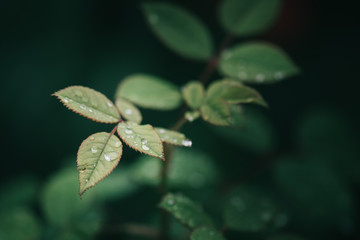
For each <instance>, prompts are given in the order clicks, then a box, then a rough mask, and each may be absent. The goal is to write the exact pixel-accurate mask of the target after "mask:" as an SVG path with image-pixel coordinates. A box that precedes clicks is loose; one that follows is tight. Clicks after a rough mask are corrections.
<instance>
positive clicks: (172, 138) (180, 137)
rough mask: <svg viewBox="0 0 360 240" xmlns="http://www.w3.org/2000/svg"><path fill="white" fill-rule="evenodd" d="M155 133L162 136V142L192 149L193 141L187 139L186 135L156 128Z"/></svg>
mask: <svg viewBox="0 0 360 240" xmlns="http://www.w3.org/2000/svg"><path fill="white" fill-rule="evenodd" d="M155 131H156V132H157V134H158V135H159V136H160V138H161V141H163V142H166V143H169V144H172V145H178V146H185V147H191V145H192V142H191V140H189V139H187V138H186V137H185V135H184V134H182V133H179V132H176V131H172V130H168V129H164V128H155Z"/></svg>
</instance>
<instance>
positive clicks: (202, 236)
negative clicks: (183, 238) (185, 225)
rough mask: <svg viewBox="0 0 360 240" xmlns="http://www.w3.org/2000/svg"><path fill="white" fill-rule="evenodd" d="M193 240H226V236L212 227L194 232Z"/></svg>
mask: <svg viewBox="0 0 360 240" xmlns="http://www.w3.org/2000/svg"><path fill="white" fill-rule="evenodd" d="M190 239H191V240H225V238H224V236H223V235H222V234H221V233H220V232H218V231H217V230H215V229H214V228H210V227H201V228H197V229H195V231H193V232H192V234H191V237H190Z"/></svg>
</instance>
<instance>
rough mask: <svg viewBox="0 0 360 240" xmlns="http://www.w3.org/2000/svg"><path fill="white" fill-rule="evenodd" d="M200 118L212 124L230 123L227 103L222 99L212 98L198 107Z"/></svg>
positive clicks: (227, 124) (223, 124)
mask: <svg viewBox="0 0 360 240" xmlns="http://www.w3.org/2000/svg"><path fill="white" fill-rule="evenodd" d="M200 112H201V116H202V118H203V119H204V120H205V121H207V122H209V123H211V124H214V125H219V126H229V125H231V116H230V108H229V104H228V103H227V102H226V101H225V100H222V99H214V100H212V101H211V102H207V103H206V104H205V105H203V106H201V108H200Z"/></svg>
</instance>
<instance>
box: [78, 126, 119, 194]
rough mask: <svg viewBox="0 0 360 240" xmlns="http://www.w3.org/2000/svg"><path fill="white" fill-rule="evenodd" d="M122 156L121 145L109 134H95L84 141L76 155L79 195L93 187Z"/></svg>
mask: <svg viewBox="0 0 360 240" xmlns="http://www.w3.org/2000/svg"><path fill="white" fill-rule="evenodd" d="M121 155H122V143H121V142H120V140H119V139H118V138H117V137H116V136H114V135H110V133H106V132H101V133H95V134H93V135H91V136H90V137H88V138H87V139H85V140H84V141H83V142H82V144H81V146H80V148H79V151H78V154H77V168H78V171H79V182H80V188H79V194H80V195H82V194H83V193H84V192H85V191H86V190H87V189H89V188H91V187H93V186H95V184H97V183H98V182H100V181H101V180H103V179H104V178H105V177H106V176H107V175H109V174H110V173H111V172H112V171H113V170H114V168H115V167H116V166H117V165H118V163H119V161H120V158H121Z"/></svg>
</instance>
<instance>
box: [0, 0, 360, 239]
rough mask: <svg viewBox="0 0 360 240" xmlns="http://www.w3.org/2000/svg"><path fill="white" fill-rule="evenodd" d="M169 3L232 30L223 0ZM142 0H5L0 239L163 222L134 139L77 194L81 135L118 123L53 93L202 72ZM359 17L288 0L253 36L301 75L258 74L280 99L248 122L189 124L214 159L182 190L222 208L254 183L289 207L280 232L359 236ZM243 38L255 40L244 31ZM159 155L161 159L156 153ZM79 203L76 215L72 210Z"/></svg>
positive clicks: (335, 6) (164, 121) (197, 144)
mask: <svg viewBox="0 0 360 240" xmlns="http://www.w3.org/2000/svg"><path fill="white" fill-rule="evenodd" d="M169 2H177V3H178V4H180V5H182V6H184V7H186V8H187V9H189V10H190V11H192V12H193V13H195V14H197V15H198V16H199V17H200V18H201V19H202V20H203V21H204V22H205V23H206V24H207V25H208V26H209V28H210V29H211V30H212V35H213V37H214V39H215V40H216V42H217V43H218V44H219V42H220V41H221V39H222V37H223V36H224V32H223V30H222V29H221V27H220V25H219V23H218V20H217V17H216V15H217V6H218V4H219V1H217V0H206V1H205V0H202V1H190V0H182V1H169ZM139 3H140V1H119V0H117V1H116V0H102V1H100V0H63V1H45V0H33V1H26V0H1V1H0V26H1V30H0V31H1V33H0V34H1V36H0V50H1V55H0V61H1V65H0V79H1V89H0V91H1V94H0V104H1V109H2V118H1V126H2V136H3V141H2V149H3V150H2V151H3V154H2V157H1V159H2V160H1V168H0V178H1V182H0V183H1V184H0V187H1V189H0V204H1V205H0V232H1V231H5V230H7V231H10V233H4V234H3V235H1V234H0V239H1V240H2V239H8V238H6V236H10V235H6V234H16V231H15V233H11V229H22V227H23V228H24V231H23V233H26V231H29V234H28V235H26V234H25V235H24V236H27V237H28V238H21V237H23V236H21V234H20V233H19V231H17V233H18V234H20V235H19V236H18V238H14V239H55V237H54V236H56V237H58V238H59V239H89V238H91V237H92V236H94V235H93V234H94V233H92V232H91V231H89V230H88V228H89V227H86V226H91V229H94V232H96V233H97V236H96V239H133V238H130V237H129V236H128V235H126V234H124V233H123V232H118V231H117V230H116V229H117V228H116V226H117V225H119V224H122V223H124V222H128V221H130V222H142V223H151V224H155V226H156V221H157V220H156V219H157V216H156V215H154V213H157V211H158V210H157V209H156V207H155V205H156V204H157V203H158V201H159V196H158V195H157V192H156V188H154V187H153V184H151V183H154V181H155V182H156V179H155V180H154V176H142V175H141V174H139V172H141V170H139V169H141V168H142V167H144V166H135V165H134V163H137V164H138V163H139V162H141V159H139V160H137V157H138V155H137V154H136V153H135V152H134V151H132V150H130V149H128V148H126V149H125V150H124V155H123V157H122V160H121V161H120V164H119V166H118V171H119V172H116V174H114V175H115V176H114V177H113V179H112V180H109V182H108V185H106V183H104V185H103V187H102V188H101V187H100V185H99V191H96V190H94V191H93V193H91V192H92V190H90V191H89V193H88V194H86V195H85V197H84V200H82V201H80V200H78V196H77V195H75V194H73V192H72V188H71V187H74V186H75V188H74V189H75V191H74V192H76V188H77V182H76V162H75V158H76V152H77V149H78V146H79V145H80V143H81V142H82V140H83V139H85V138H86V137H87V136H89V135H90V134H92V133H94V132H97V131H110V130H111V129H112V127H111V126H110V125H106V124H99V123H94V122H91V121H89V120H87V119H85V118H83V117H79V116H77V115H76V114H74V113H72V112H70V111H67V110H66V109H65V108H64V107H63V106H62V105H61V104H60V103H59V102H58V101H57V99H55V98H54V97H51V96H50V95H51V94H52V93H53V92H55V91H57V90H59V89H62V88H64V87H67V86H69V85H84V86H88V87H91V88H93V89H96V90H98V91H100V92H103V93H104V94H105V95H107V96H108V97H109V98H111V99H112V98H113V95H114V92H115V89H116V87H117V84H118V83H119V82H120V81H121V79H123V78H124V77H126V76H127V75H130V74H133V73H150V74H154V75H158V76H160V77H163V78H165V79H168V80H169V81H172V82H174V83H175V84H177V85H178V86H182V85H184V84H185V83H186V82H188V81H189V80H194V79H197V78H198V77H199V75H200V73H201V71H202V69H203V68H204V66H205V64H204V63H201V62H195V61H189V60H186V59H183V58H181V57H178V56H177V55H175V54H174V53H172V52H171V51H169V50H168V49H167V48H166V47H164V46H163V44H162V43H161V42H160V41H158V39H156V37H155V36H154V35H153V34H152V33H151V31H150V30H149V29H148V27H147V26H146V23H145V21H144V18H143V16H142V14H141V11H140V9H139ZM356 19H357V13H356V12H355V8H354V7H352V6H350V4H349V3H346V2H343V3H339V2H338V1H310V0H286V1H284V6H283V9H282V12H281V14H280V16H279V19H278V21H277V22H276V24H275V26H274V27H273V28H272V29H271V30H270V31H268V32H267V33H266V34H264V35H262V36H258V37H254V38H249V40H250V39H261V40H266V41H270V42H273V43H275V44H278V45H279V46H281V47H282V48H284V49H285V50H286V51H287V53H288V54H289V55H290V56H291V58H292V59H293V60H294V61H295V62H296V63H297V64H298V65H299V66H300V68H301V69H302V71H303V72H302V74H301V75H299V76H296V77H293V78H291V79H287V80H285V81H283V82H281V83H279V84H274V85H268V86H258V87H257V86H256V88H257V89H258V90H259V91H260V92H261V93H262V94H263V96H264V98H265V99H266V100H267V101H268V103H269V105H270V109H269V110H261V109H258V108H249V109H248V112H249V119H248V122H251V123H250V124H249V128H248V131H247V132H246V133H244V132H242V131H232V130H230V131H221V130H219V129H217V128H214V127H210V126H208V125H207V124H205V123H203V122H201V121H198V122H195V123H192V124H188V125H187V126H186V127H185V128H184V132H185V133H186V134H187V136H188V137H189V138H190V139H192V140H193V148H194V150H193V151H195V152H194V153H193V154H195V155H193V158H194V159H199V158H200V159H212V160H208V162H211V164H210V165H209V164H206V163H204V166H205V165H206V166H205V167H204V166H203V165H201V164H202V163H201V161H196V163H198V164H199V166H194V168H198V169H200V170H198V171H200V172H201V171H203V169H204V168H205V169H206V170H204V172H203V173H201V174H202V175H201V174H200V175H198V176H197V175H196V174H195V175H194V177H193V178H191V179H193V180H189V181H190V182H188V185H189V186H185V187H184V186H183V185H181V184H180V185H177V184H176V181H174V182H175V183H174V189H175V190H181V191H183V192H185V193H187V194H188V195H189V196H190V197H192V198H193V199H196V200H197V201H199V202H201V203H202V204H203V205H204V207H205V209H208V210H209V212H210V213H211V214H212V215H213V216H215V217H218V218H220V219H221V205H222V204H223V201H225V200H224V199H225V198H226V196H227V195H228V194H229V193H230V192H232V189H234V188H236V186H238V185H241V184H250V185H255V186H256V187H260V188H262V189H265V190H266V192H268V193H269V195H271V196H272V197H273V198H274V199H275V200H276V201H277V202H278V204H279V205H280V206H281V211H283V212H284V215H283V218H282V220H283V223H282V224H279V227H277V228H275V229H281V230H279V231H280V232H281V231H283V232H290V233H294V234H297V235H300V236H303V237H306V238H308V239H359V237H360V235H359V230H358V229H359V228H357V226H358V225H359V205H358V204H357V203H358V202H359V197H360V195H359V184H360V163H359V160H360V158H359V149H358V148H359V146H360V144H359V137H358V136H359V126H358V122H359V117H360V115H359V106H358V102H359V101H358V100H357V98H358V87H359V83H358V78H359V77H358V76H359V75H358V69H357V67H358V56H359V54H360V51H359V47H358V43H359V42H360V35H359V31H358V30H359V28H358V23H357V21H356ZM241 40H248V39H238V40H237V41H239V42H240V41H241ZM216 77H217V76H214V77H213V80H214V79H216ZM177 117H178V111H173V112H157V111H148V110H146V111H145V110H144V122H148V123H154V124H155V125H157V126H163V127H169V126H170V125H172V124H173V122H174V121H175V120H176V118H177ZM252 119H254V121H252ZM184 154H185V155H186V153H183V152H180V153H179V158H181V157H182V158H185V159H188V158H189V157H186V156H185V157H184V156H183V155H184ZM196 154H198V155H196ZM203 154H205V156H204V155H203ZM209 156H211V157H209ZM205 162H206V161H205ZM138 165H141V164H138ZM189 165H191V163H189ZM189 165H186V167H189ZM153 167H154V169H155V170H156V167H157V166H156V163H155V166H153ZM138 168H139V169H138ZM64 169H65V170H64ZM179 169H182V167H179ZM179 171H180V172H181V171H183V173H187V172H188V170H179ZM189 171H190V170H189ZM134 172H135V173H134ZM214 172H216V173H214ZM183 173H182V175H181V174H180V177H178V178H180V180H179V179H178V180H179V181H180V182H181V181H182V180H181V177H182V178H184V174H183ZM206 174H208V175H206ZM138 175H139V176H138ZM150 175H151V174H150ZM215 175H216V177H214V178H211V177H208V176H215ZM74 176H75V178H74ZM134 176H135V177H134ZM199 176H200V177H199ZM74 179H75V180H74ZM144 182H145V183H146V184H144ZM149 182H150V184H149ZM199 182H200V185H199ZM116 184H118V185H116ZM199 189H200V190H199ZM69 191H70V192H71V193H69V194H68V192H69ZM52 192H55V193H58V195H60V196H61V195H62V194H63V195H64V197H63V198H61V197H59V196H58V195H56V194H55V193H52ZM59 193H61V194H59ZM67 194H68V195H67ZM102 194H103V196H105V197H103V198H106V199H102ZM54 195H55V196H54ZM72 196H74V198H72ZM57 201H58V202H59V205H56V203H57ZM78 201H80V202H78ZM51 203H54V204H55V205H54V206H52V205H51ZM49 204H50V205H49ZM76 204H78V205H81V206H80V207H76V206H77V205H76ZM69 206H73V207H74V209H75V210H73V212H76V214H75V215H76V216H75V215H74V216H70V217H69V216H65V215H66V213H64V212H66V211H67V210H68V208H69ZM87 206H91V207H87ZM62 207H64V208H65V209H67V210H64V211H63V210H61V208H62ZM48 209H50V210H48ZM51 209H52V210H51ZM54 209H57V211H58V212H56V211H55V212H53V210H54ZM88 209H91V211H88ZM62 213H64V214H65V215H64V216H62V215H61V214H62ZM54 215H55V216H54ZM67 218H71V221H67V220H66V219H67ZM284 218H285V220H284ZM79 219H80V220H79ZM77 220H79V221H77ZM280 220H281V219H280ZM280 220H279V221H280ZM12 221H13V222H12ZM14 222H16V223H17V225H15V226H14ZM70 222H71V224H70V225H71V227H70V226H68V225H67V224H69V223H70ZM78 222H80V223H83V225H81V224H78ZM75 225H76V227H74V226H75ZM6 226H7V227H6ZM9 226H10V227H9ZM104 226H105V227H104ZM84 229H86V230H84ZM98 229H102V230H98ZM114 229H115V230H114ZM174 231H175V233H173V234H175V236H176V235H178V236H179V235H181V234H177V233H176V229H175V230H174ZM178 231H184V230H181V229H180V230H178ZM269 231H270V230H269ZM272 231H273V232H274V233H276V232H277V230H276V231H275V230H274V229H272V230H271V231H270V233H272ZM20 232H21V231H20ZM85 233H86V234H85ZM267 233H269V232H267ZM270 233H269V235H271V234H270ZM31 234H33V235H31ZM11 236H12V235H11ZM40 236H41V237H40ZM226 236H227V237H228V239H240V238H241V239H264V236H265V235H264V233H259V234H248V233H241V234H239V233H236V232H231V231H230V232H229V233H227V235H226ZM266 236H268V235H266ZM1 237H3V238H1ZM265 238H266V237H265ZM9 239H11V238H9ZM134 239H140V238H134Z"/></svg>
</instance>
